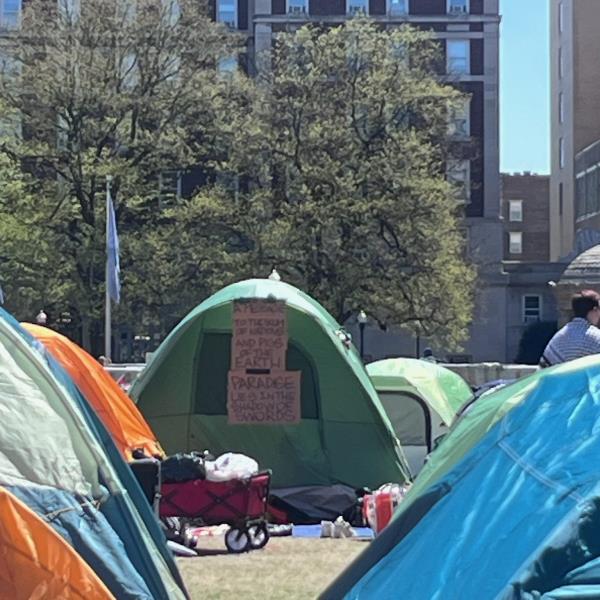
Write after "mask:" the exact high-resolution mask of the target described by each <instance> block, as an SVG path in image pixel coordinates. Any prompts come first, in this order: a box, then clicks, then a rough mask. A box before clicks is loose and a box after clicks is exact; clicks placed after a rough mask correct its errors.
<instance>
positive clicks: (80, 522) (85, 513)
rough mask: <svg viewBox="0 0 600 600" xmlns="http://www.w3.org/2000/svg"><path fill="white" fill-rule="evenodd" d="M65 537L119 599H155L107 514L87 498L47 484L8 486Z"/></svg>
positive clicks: (7, 487)
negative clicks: (128, 555)
mask: <svg viewBox="0 0 600 600" xmlns="http://www.w3.org/2000/svg"><path fill="white" fill-rule="evenodd" d="M6 489H8V490H9V491H10V492H11V493H12V494H14V495H15V496H16V497H17V498H19V499H20V500H21V501H22V502H24V503H25V504H26V505H27V506H28V507H29V508H30V509H31V510H32V511H33V512H35V513H37V514H38V515H40V516H41V517H42V518H44V520H45V521H47V522H48V523H49V524H50V525H51V526H52V528H53V529H54V530H55V531H56V532H57V533H58V534H59V535H60V536H62V537H63V538H64V539H65V540H66V541H67V542H68V543H69V545H70V546H72V547H73V548H74V549H75V551H76V552H77V553H78V554H79V555H80V556H81V558H83V560H85V562H86V563H87V564H88V565H89V566H90V567H91V568H92V570H93V571H94V572H95V573H96V574H97V575H98V577H100V579H101V580H102V581H103V582H104V584H105V585H106V587H107V588H108V589H109V590H110V592H111V593H112V594H113V595H114V596H115V598H119V600H146V599H147V600H152V598H153V596H152V594H151V593H150V590H149V589H148V587H147V586H146V583H145V582H144V580H143V579H142V577H141V576H140V575H139V574H138V573H137V571H136V570H135V568H134V566H133V565H132V564H131V561H130V560H129V559H128V557H127V552H126V551H125V548H124V546H123V543H122V542H121V540H120V539H119V536H117V534H116V533H115V532H114V531H113V529H112V528H111V526H110V524H109V523H108V521H107V520H106V518H105V517H104V515H103V514H102V513H101V512H100V511H99V510H98V509H96V508H95V507H94V506H93V505H91V504H90V503H89V502H88V501H87V500H85V499H84V498H75V497H73V496H72V495H71V494H70V493H69V492H66V491H63V490H57V489H54V488H47V487H40V486H34V487H16V486H6Z"/></svg>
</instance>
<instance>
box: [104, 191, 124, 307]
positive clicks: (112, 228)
mask: <svg viewBox="0 0 600 600" xmlns="http://www.w3.org/2000/svg"><path fill="white" fill-rule="evenodd" d="M106 202H107V218H108V223H107V226H106V254H107V259H106V285H107V286H108V295H109V296H110V298H111V299H112V300H113V302H116V303H117V304H118V303H119V301H120V300H121V281H120V277H119V276H120V274H121V268H120V266H119V236H118V235H117V221H116V219H115V207H114V206H113V202H112V197H111V195H110V189H109V190H107V192H106Z"/></svg>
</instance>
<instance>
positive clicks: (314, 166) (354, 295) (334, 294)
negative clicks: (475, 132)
mask: <svg viewBox="0 0 600 600" xmlns="http://www.w3.org/2000/svg"><path fill="white" fill-rule="evenodd" d="M438 60H439V55H438V50H437V46H436V45H435V42H434V40H433V39H432V38H431V37H430V36H429V35H428V34H425V33H422V32H419V31H416V30H413V29H410V28H408V27H403V28H400V29H395V30H381V29H380V28H378V27H377V26H376V25H375V24H374V23H371V22H368V21H365V20H356V19H353V20H351V21H349V22H347V24H346V25H344V26H340V27H335V28H332V29H327V30H322V29H319V28H316V27H311V26H306V27H303V28H302V29H300V30H299V31H297V32H296V33H293V34H282V35H280V36H279V38H278V40H277V44H276V47H275V49H274V50H273V53H272V56H271V68H270V69H269V70H267V71H266V72H264V73H263V74H262V76H261V77H260V79H259V87H258V89H257V91H256V97H255V99H254V101H253V103H252V105H251V109H250V110H248V111H246V112H243V111H240V112H239V113H238V114H236V115H234V117H235V119H234V120H233V121H232V123H231V135H232V138H233V141H232V147H231V154H230V159H229V161H228V162H227V164H226V168H227V169H229V170H230V171H231V172H234V173H237V174H238V175H240V177H241V182H242V183H243V184H244V185H243V186H242V188H245V189H237V190H236V194H235V198H232V197H231V195H230V196H229V198H227V197H225V196H223V195H221V196H212V197H211V199H210V200H208V199H207V198H206V197H205V196H202V197H200V198H197V199H195V200H194V205H195V207H196V210H197V211H198V214H197V217H196V218H197V219H198V220H199V221H200V222H201V223H203V225H204V226H208V227H209V228H210V229H211V231H217V232H218V231H221V232H222V235H221V237H220V240H219V241H218V243H219V246H218V248H219V250H218V252H219V253H221V254H222V255H224V256H225V255H226V256H227V257H228V259H229V260H232V259H231V256H230V255H231V254H232V253H233V254H236V256H237V261H238V266H239V268H240V269H241V271H242V272H244V273H253V274H255V275H263V276H264V274H266V273H268V272H269V270H270V268H271V267H272V266H276V267H277V269H278V270H279V271H280V273H282V275H283V276H284V278H285V280H286V281H289V282H291V283H293V284H296V285H298V286H299V287H300V288H302V289H303V290H305V291H307V292H308V293H309V294H311V295H312V296H314V297H315V298H317V299H318V300H320V301H321V302H322V303H323V304H324V305H325V306H326V307H327V308H328V309H329V310H330V311H331V312H332V313H333V314H334V315H335V316H336V317H337V319H338V320H339V321H341V322H344V321H346V320H347V319H348V318H349V317H350V316H351V315H352V314H353V313H354V314H355V313H356V312H358V310H359V309H361V308H364V309H365V310H366V311H367V312H369V314H371V315H373V316H374V317H375V318H376V319H377V320H378V321H379V322H380V323H381V324H382V325H383V324H389V325H401V326H405V327H409V328H411V329H413V330H414V329H418V331H419V333H420V334H421V335H423V336H427V337H430V338H437V339H438V340H443V341H446V342H447V343H449V344H455V343H456V342H458V341H459V340H460V339H462V338H464V336H465V335H466V329H467V326H468V324H469V322H470V318H471V309H472V287H473V281H474V272H473V270H472V268H471V267H469V266H468V265H467V264H466V262H465V259H464V240H463V234H462V233H461V223H462V216H463V206H462V203H461V202H460V200H457V197H456V191H457V190H455V189H453V187H452V186H451V184H450V183H448V182H447V181H446V178H445V174H444V173H445V162H446V160H447V159H448V158H449V157H450V156H451V151H452V148H451V147H450V146H449V144H448V143H447V141H446V140H447V138H448V135H447V133H448V116H449V112H450V111H451V110H452V109H453V108H454V106H455V105H456V104H457V103H458V102H459V101H460V99H461V95H460V93H459V92H458V91H457V90H455V89H454V88H452V87H451V86H448V85H445V84H444V83H442V82H441V81H440V79H439V77H438V76H437V75H436V72H435V69H436V65H437V61H438ZM213 228H214V229H213ZM216 243H217V240H214V241H213V243H212V246H213V252H216V251H217V250H216Z"/></svg>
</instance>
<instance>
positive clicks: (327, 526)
mask: <svg viewBox="0 0 600 600" xmlns="http://www.w3.org/2000/svg"><path fill="white" fill-rule="evenodd" d="M334 531H335V527H334V524H333V523H332V522H331V521H321V537H322V538H331V537H334V535H333V534H334Z"/></svg>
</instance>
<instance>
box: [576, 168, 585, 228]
mask: <svg viewBox="0 0 600 600" xmlns="http://www.w3.org/2000/svg"><path fill="white" fill-rule="evenodd" d="M575 204H576V207H575V212H576V214H575V216H576V217H577V218H578V219H579V218H581V217H584V216H586V215H587V207H586V193H585V173H578V174H577V176H576V177H575Z"/></svg>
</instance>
